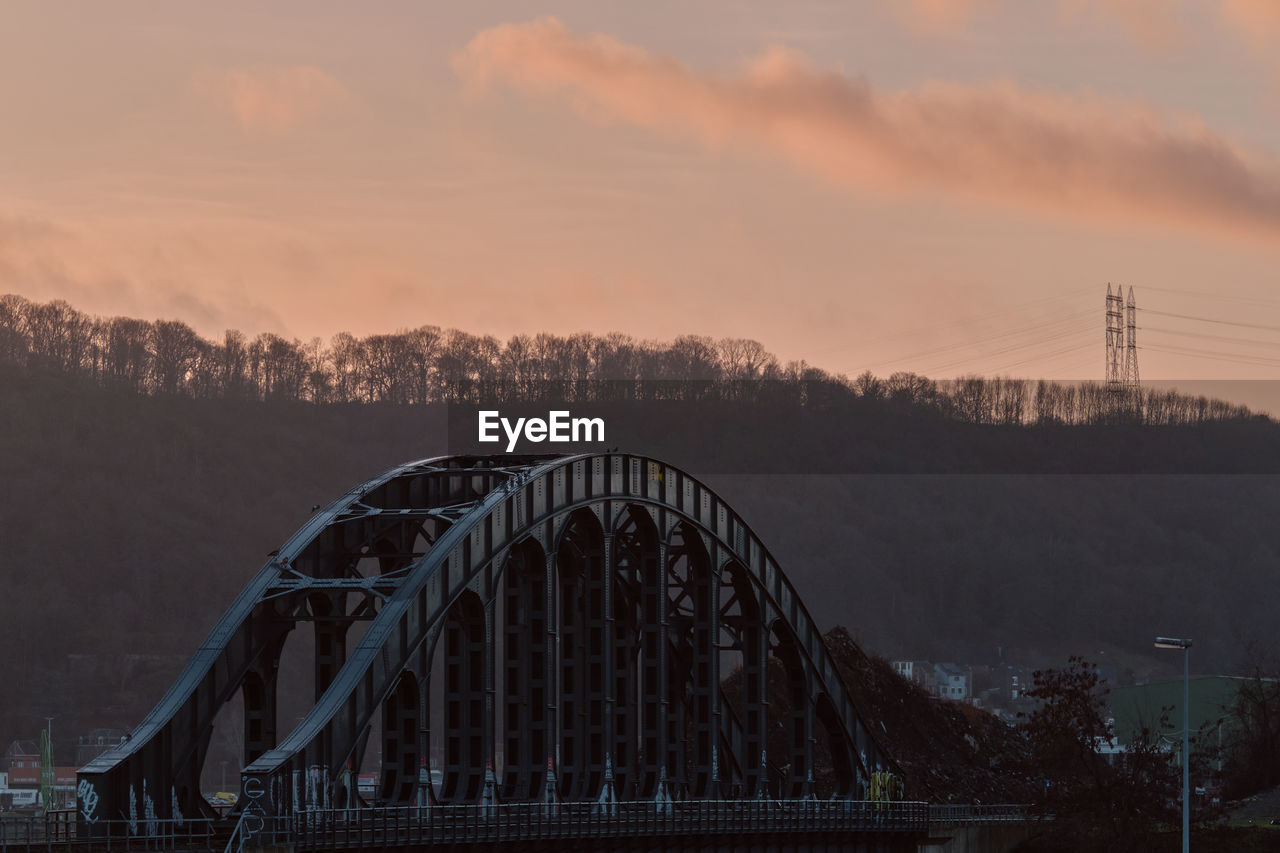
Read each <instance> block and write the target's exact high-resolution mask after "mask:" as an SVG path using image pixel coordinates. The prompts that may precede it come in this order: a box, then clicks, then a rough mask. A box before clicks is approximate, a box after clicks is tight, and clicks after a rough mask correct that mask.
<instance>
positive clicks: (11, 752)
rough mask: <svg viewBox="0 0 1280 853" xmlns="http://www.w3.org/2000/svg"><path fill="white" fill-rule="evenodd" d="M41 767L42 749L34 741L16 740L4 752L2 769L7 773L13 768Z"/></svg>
mask: <svg viewBox="0 0 1280 853" xmlns="http://www.w3.org/2000/svg"><path fill="white" fill-rule="evenodd" d="M39 766H40V747H39V746H38V745H37V744H36V742H35V741H33V740H15V741H14V742H13V743H11V744H9V747H8V748H7V749H6V750H5V751H4V758H3V760H0V768H4V771H5V772H6V773H7V772H8V771H9V769H10V768H12V767H19V768H26V767H39Z"/></svg>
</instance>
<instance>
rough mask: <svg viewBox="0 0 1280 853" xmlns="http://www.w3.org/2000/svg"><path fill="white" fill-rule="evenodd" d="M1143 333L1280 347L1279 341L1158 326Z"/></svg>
mask: <svg viewBox="0 0 1280 853" xmlns="http://www.w3.org/2000/svg"><path fill="white" fill-rule="evenodd" d="M1140 328H1141V329H1142V330H1143V331H1144V332H1158V333H1160V334H1166V335H1182V336H1185V337H1189V338H1207V339H1208V340H1211V341H1226V342H1227V343H1232V344H1252V345H1256V346H1268V347H1280V341H1260V340H1258V339H1257V338H1237V337H1233V336H1231V335H1210V334H1207V333H1205V332H1184V331H1182V330H1181V329H1164V328H1161V327H1160V326H1142V327H1140Z"/></svg>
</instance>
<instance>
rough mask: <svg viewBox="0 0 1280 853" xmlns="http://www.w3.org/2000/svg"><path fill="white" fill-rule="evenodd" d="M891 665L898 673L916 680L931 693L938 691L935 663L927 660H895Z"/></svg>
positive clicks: (907, 678) (908, 678) (910, 679)
mask: <svg viewBox="0 0 1280 853" xmlns="http://www.w3.org/2000/svg"><path fill="white" fill-rule="evenodd" d="M889 665H890V666H892V667H893V671H894V672H896V673H898V675H900V676H902V677H903V678H905V679H906V680H907V681H914V682H915V683H916V684H919V685H920V686H921V687H923V688H924V689H925V690H927V691H929V692H930V693H936V692H937V682H936V680H935V679H934V676H933V664H931V663H929V662H928V661H927V660H895V661H890V664H889Z"/></svg>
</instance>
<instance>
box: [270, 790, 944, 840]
mask: <svg viewBox="0 0 1280 853" xmlns="http://www.w3.org/2000/svg"><path fill="white" fill-rule="evenodd" d="M928 821H929V807H928V804H927V803H917V802H880V803H876V802H860V801H843V802H832V801H826V802H819V801H812V800H789V801H776V800H775V801H766V800H725V801H720V800H692V801H685V802H676V803H672V804H670V805H664V806H663V807H662V808H661V809H659V808H657V807H656V806H655V804H654V803H651V802H627V803H618V804H616V805H612V806H601V805H599V804H597V803H561V804H557V805H553V806H548V805H544V804H540V803H530V804H524V803H521V804H504V805H491V806H483V805H462V806H431V807H425V806H423V807H414V806H410V807H386V808H371V809H349V810H346V809H335V810H320V811H309V812H301V813H296V814H292V815H287V816H278V817H268V818H265V819H264V821H263V824H262V827H261V834H262V835H263V836H264V837H263V838H261V839H256V838H255V839H254V840H253V841H251V842H249V845H247V846H251V845H252V844H253V843H255V842H256V843H267V844H276V843H282V842H285V841H288V842H289V843H292V844H294V845H296V846H299V847H303V848H326V847H335V848H341V847H371V846H394V845H401V844H414V845H417V844H433V843H451V844H475V843H483V842H489V843H492V842H500V841H519V840H538V839H574V838H588V839H589V838H605V837H617V836H635V835H648V836H664V835H712V834H722V833H735V834H753V833H785V832H842V831H847V832H860V833H861V832H923V831H925V830H926V829H927V827H928Z"/></svg>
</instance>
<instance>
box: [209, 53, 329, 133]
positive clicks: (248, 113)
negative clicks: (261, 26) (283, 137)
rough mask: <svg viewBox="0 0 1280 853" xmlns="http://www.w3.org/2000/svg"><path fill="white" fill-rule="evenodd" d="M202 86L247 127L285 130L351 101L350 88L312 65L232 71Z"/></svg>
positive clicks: (211, 78) (263, 129) (250, 128)
mask: <svg viewBox="0 0 1280 853" xmlns="http://www.w3.org/2000/svg"><path fill="white" fill-rule="evenodd" d="M199 88H200V90H201V91H202V92H204V93H205V94H206V95H207V96H209V97H210V98H212V99H213V100H214V102H215V103H217V104H218V105H219V106H220V107H222V108H223V109H225V110H227V111H228V112H230V113H231V115H233V116H235V118H236V120H237V121H238V122H239V123H240V126H241V127H243V128H245V129H246V130H253V131H268V132H277V133H278V132H282V131H287V130H292V129H294V128H295V127H297V126H298V125H300V124H302V123H304V122H306V121H309V120H312V119H315V118H317V117H319V116H322V115H325V114H327V113H329V112H331V111H333V110H334V109H335V108H337V107H339V106H341V105H342V104H343V103H344V102H345V101H347V99H348V97H349V94H348V92H347V90H346V87H344V86H343V85H342V83H340V82H339V81H338V80H337V79H336V78H334V77H333V76H332V75H330V74H328V73H326V72H324V71H322V70H320V69H319V68H316V67H314V66H311V65H299V66H294V67H291V68H270V69H257V70H229V71H224V72H222V73H220V74H217V75H212V76H209V77H206V78H204V79H202V80H201V81H200V82H199Z"/></svg>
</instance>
